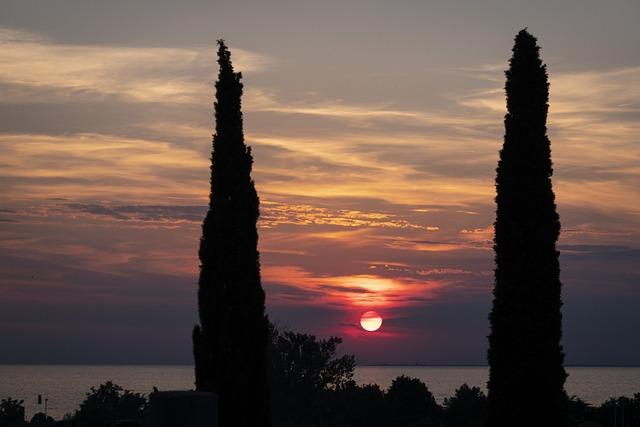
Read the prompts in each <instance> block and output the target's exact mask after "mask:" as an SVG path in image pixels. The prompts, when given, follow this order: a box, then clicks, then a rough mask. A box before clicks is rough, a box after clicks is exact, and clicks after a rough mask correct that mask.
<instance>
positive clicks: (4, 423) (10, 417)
mask: <svg viewBox="0 0 640 427" xmlns="http://www.w3.org/2000/svg"><path fill="white" fill-rule="evenodd" d="M23 425H25V419H24V400H16V399H12V398H10V397H7V398H6V399H2V400H1V401H0V427H19V426H23Z"/></svg>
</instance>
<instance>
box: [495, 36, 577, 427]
mask: <svg viewBox="0 0 640 427" xmlns="http://www.w3.org/2000/svg"><path fill="white" fill-rule="evenodd" d="M536 42H537V41H536V39H535V37H533V36H532V35H531V34H529V33H528V32H527V31H526V30H522V31H520V32H519V33H518V35H517V36H516V38H515V45H514V47H513V56H512V58H511V60H510V68H509V70H508V71H507V72H506V77H507V81H506V94H507V114H506V116H505V120H504V124H505V137H504V145H503V147H502V150H501V151H500V161H499V163H498V168H497V178H496V189H497V196H496V204H497V215H496V222H495V241H494V243H495V246H494V248H495V255H496V256H495V259H496V270H495V287H494V300H493V309H492V312H491V315H490V320H491V334H490V336H489V353H488V359H489V365H490V367H491V370H490V376H489V384H488V388H489V395H488V399H489V417H488V425H490V426H492V427H502V426H513V425H514V422H515V420H518V425H519V426H521V427H526V426H540V425H545V426H550V427H552V426H560V425H565V423H566V421H567V398H566V394H565V392H564V382H565V379H566V373H565V370H564V368H563V362H564V354H563V351H562V347H561V345H560V338H561V322H562V318H561V312H560V309H561V305H562V304H561V299H560V291H561V284H560V278H559V276H560V267H559V262H558V256H559V253H558V251H557V250H556V241H557V239H558V235H559V233H560V221H559V217H558V214H557V213H556V206H555V201H554V199H555V197H554V194H553V189H552V184H551V175H552V172H553V171H552V167H551V149H550V142H549V139H548V138H547V128H546V120H547V110H548V99H549V85H548V82H547V72H546V66H545V65H543V64H542V61H541V60H540V56H539V47H538V45H537V43H536Z"/></svg>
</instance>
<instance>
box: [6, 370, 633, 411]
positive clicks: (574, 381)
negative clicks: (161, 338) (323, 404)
mask: <svg viewBox="0 0 640 427" xmlns="http://www.w3.org/2000/svg"><path fill="white" fill-rule="evenodd" d="M567 371H568V372H569V379H568V380H567V391H568V393H569V394H570V395H577V396H580V397H581V398H583V399H584V400H586V401H587V402H590V403H594V404H599V403H602V402H603V401H604V400H606V399H607V398H609V397H611V396H621V395H626V396H631V395H633V394H634V393H640V368H601V367H598V368H586V367H585V368H567ZM487 373H488V371H487V368H486V367H444V366H442V367H440V366H439V367H432V366H360V367H358V368H356V374H355V380H356V381H357V382H359V383H376V384H379V385H380V386H381V387H383V388H386V387H388V386H389V384H391V380H393V378H395V377H397V376H398V375H401V374H406V375H409V376H412V377H418V378H420V379H422V380H423V381H425V382H426V383H427V385H428V386H429V389H431V391H432V392H433V394H434V395H435V396H436V399H437V400H438V401H439V402H442V400H443V399H444V398H445V397H448V396H450V395H452V394H453V391H454V390H455V389H456V388H457V387H459V386H460V385H461V384H462V383H465V382H466V383H467V384H469V385H476V386H480V387H482V388H483V389H484V388H485V383H486V382H487ZM108 380H112V381H114V382H115V383H117V384H119V385H121V386H122V387H124V388H126V389H129V390H132V391H136V392H140V393H145V394H146V393H149V392H150V391H151V390H152V388H153V386H156V387H158V388H159V389H160V390H180V389H183V390H185V389H190V388H192V387H193V369H192V367H190V366H75V365H70V366H58V365H55V366H46V365H0V398H4V397H7V396H11V397H13V398H14V399H16V398H18V399H24V401H25V407H26V410H27V416H28V417H31V415H33V414H34V413H35V412H37V411H39V410H42V409H43V408H41V407H39V406H38V404H37V395H38V393H40V394H42V395H43V398H45V397H46V398H48V399H49V408H48V413H49V414H51V415H52V416H53V417H54V418H56V419H57V418H61V417H62V416H64V414H66V413H70V412H73V411H74V410H75V409H76V408H77V406H78V404H79V403H80V402H81V401H82V399H83V398H84V395H85V393H86V392H87V391H88V390H89V387H91V386H96V385H98V384H100V383H103V382H105V381H108Z"/></svg>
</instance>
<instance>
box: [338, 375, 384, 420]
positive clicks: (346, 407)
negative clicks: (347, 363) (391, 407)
mask: <svg viewBox="0 0 640 427" xmlns="http://www.w3.org/2000/svg"><path fill="white" fill-rule="evenodd" d="M384 396H385V394H384V391H383V390H381V389H380V387H379V386H378V385H377V384H366V385H362V386H359V385H357V384H356V383H355V381H348V382H346V383H345V384H343V385H341V386H340V387H338V388H336V389H335V390H333V391H332V392H330V397H329V403H328V407H329V411H328V414H327V416H326V419H327V425H330V426H352V427H383V426H387V425H388V420H387V411H386V403H385V398H384Z"/></svg>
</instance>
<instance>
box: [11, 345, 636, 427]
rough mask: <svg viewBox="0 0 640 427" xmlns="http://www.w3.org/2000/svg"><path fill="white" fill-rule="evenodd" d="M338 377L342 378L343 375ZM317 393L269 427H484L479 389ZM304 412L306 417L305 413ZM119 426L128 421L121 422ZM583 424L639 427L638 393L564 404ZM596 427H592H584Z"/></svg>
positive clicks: (14, 422) (133, 414)
mask: <svg viewBox="0 0 640 427" xmlns="http://www.w3.org/2000/svg"><path fill="white" fill-rule="evenodd" d="M306 337H307V339H306V340H305V341H306V342H307V343H311V342H315V343H316V344H318V343H319V340H316V339H314V338H312V337H311V336H309V335H306ZM334 356H335V355H334ZM332 359H333V360H336V359H339V358H336V357H333V358H332ZM343 360H344V359H343ZM316 366H318V365H316ZM309 368H310V367H309ZM326 368H327V366H326V365H325V369H326ZM305 369H306V368H305ZM314 369H315V368H314ZM321 371H323V369H321ZM342 372H343V374H346V375H348V373H347V372H346V371H342ZM351 373H353V371H351ZM284 376H285V377H286V375H284ZM340 376H341V377H342V378H343V379H344V378H346V377H345V375H342V374H341V375H340ZM334 379H335V378H334ZM321 383H324V380H322V381H320V382H318V383H317V384H318V385H319V384H321ZM320 389H322V390H323V391H322V392H319V393H316V394H314V397H313V398H312V400H310V401H308V402H307V404H306V406H305V405H303V404H300V406H298V407H297V409H293V408H292V409H291V410H293V411H295V417H296V421H292V420H291V419H282V417H280V418H279V419H275V418H274V421H273V425H274V426H281V427H289V426H293V425H295V426H298V427H307V426H308V427H351V426H353V427H365V426H367V427H369V426H371V427H395V426H398V427H402V426H405V427H408V426H416V427H417V426H420V427H423V426H436V427H484V426H485V425H486V414H487V398H486V396H485V395H484V393H483V392H482V391H481V390H480V389H479V388H477V387H469V386H467V385H466V384H463V385H462V386H461V387H459V388H458V389H457V390H456V391H455V394H454V395H453V396H451V397H449V398H446V399H445V400H444V403H443V405H439V404H437V403H436V402H435V400H434V399H433V395H432V394H431V392H430V391H429V389H428V387H427V385H426V384H425V383H424V382H422V381H421V380H419V379H417V378H409V377H406V376H400V377H398V378H396V379H395V380H394V381H393V383H392V385H391V387H390V388H389V389H388V390H387V391H384V390H381V389H380V387H378V386H377V385H375V384H373V385H357V384H356V383H355V382H353V381H352V380H346V381H345V382H343V383H342V385H340V386H338V387H335V388H332V387H329V386H327V387H324V388H323V387H320ZM147 406H148V401H147V398H146V396H144V395H142V394H138V393H132V392H130V391H127V390H123V389H122V388H121V387H119V386H117V385H115V384H113V383H111V382H107V383H105V384H102V385H100V386H99V387H97V388H91V390H90V391H89V393H87V396H86V398H85V400H84V401H83V402H82V403H81V404H80V407H79V409H78V410H77V411H75V413H74V414H69V415H67V416H65V417H64V419H63V420H59V421H54V420H53V419H52V418H51V417H48V419H47V420H45V419H44V414H42V413H38V414H35V415H34V416H33V417H32V418H31V421H30V422H27V421H26V420H25V411H24V403H23V401H21V400H12V399H3V400H2V401H1V402H0V427H26V426H32V427H102V426H110V427H111V426H115V425H126V426H136V425H140V426H144V419H145V416H146V411H147ZM274 408H275V405H274ZM309 408H313V410H312V411H311V410H310V409H309ZM305 410H310V412H307V413H305V412H304V411H305ZM278 411H286V407H284V406H281V407H280V409H278V410H275V411H274V414H278V413H279V412H278ZM280 415H282V413H280ZM293 415H294V414H291V416H293ZM523 416H526V415H523ZM118 420H119V421H121V423H120V424H116V421H118ZM122 421H128V422H126V423H122ZM587 421H591V422H597V423H599V424H600V425H602V426H603V427H637V426H638V425H640V393H637V394H635V395H634V396H633V397H631V398H629V397H618V398H615V399H614V398H612V399H609V400H607V401H606V402H604V403H603V404H602V405H600V406H592V405H588V404H586V403H585V402H584V401H582V400H580V399H578V398H572V399H570V400H569V421H568V423H567V424H566V425H567V427H578V426H580V424H582V423H584V422H587ZM514 425H517V423H516V424H514ZM596 426H597V425H594V424H592V425H591V426H590V427H596Z"/></svg>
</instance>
